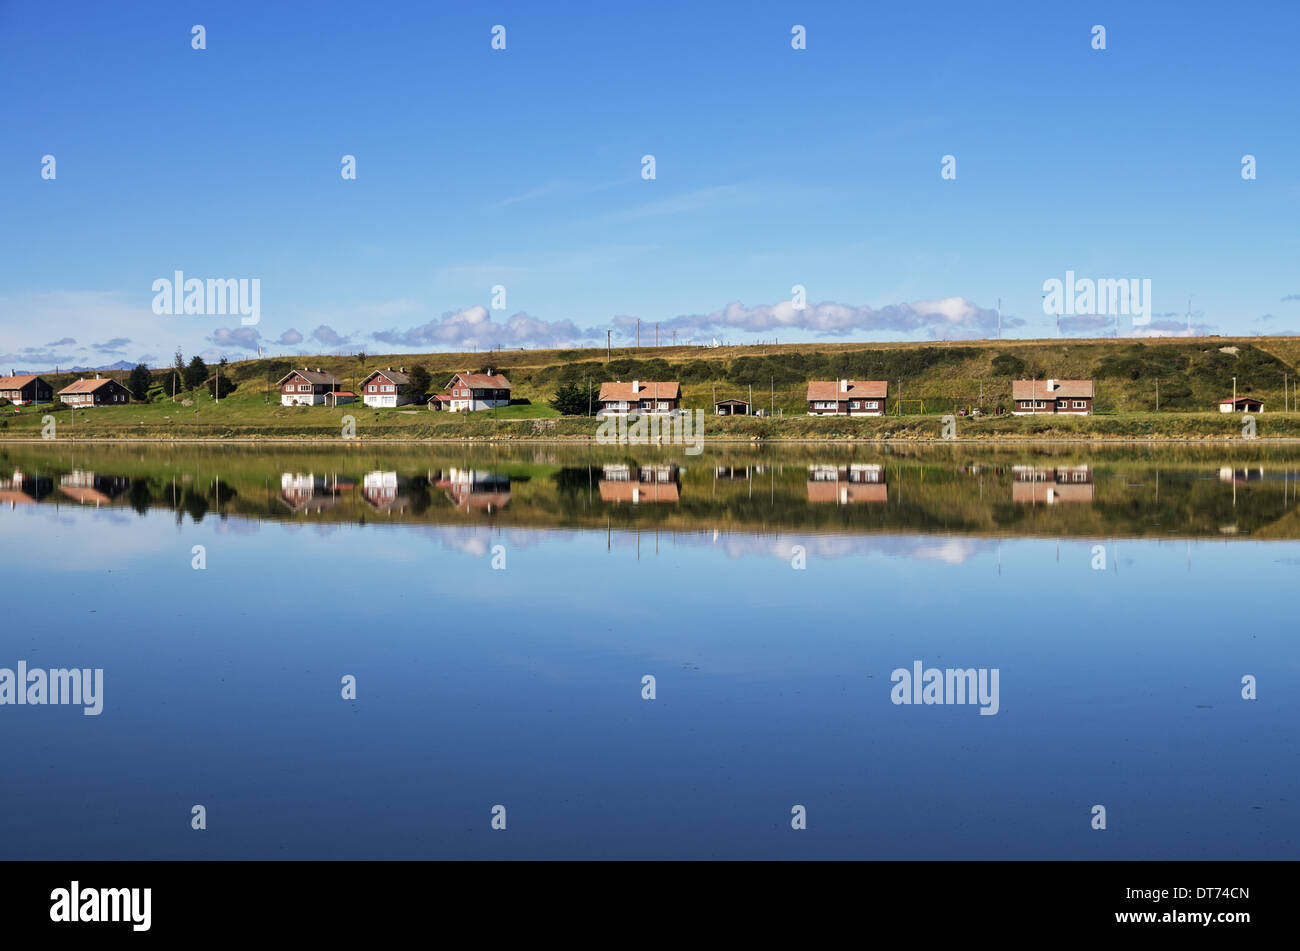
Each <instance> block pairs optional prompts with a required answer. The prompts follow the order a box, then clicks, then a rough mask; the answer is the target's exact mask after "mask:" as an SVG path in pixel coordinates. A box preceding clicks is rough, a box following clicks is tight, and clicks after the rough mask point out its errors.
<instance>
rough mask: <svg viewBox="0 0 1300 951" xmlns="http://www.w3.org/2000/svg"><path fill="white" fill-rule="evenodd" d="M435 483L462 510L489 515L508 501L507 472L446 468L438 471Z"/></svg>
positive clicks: (508, 483) (508, 482) (508, 484)
mask: <svg viewBox="0 0 1300 951" xmlns="http://www.w3.org/2000/svg"><path fill="white" fill-rule="evenodd" d="M433 484H434V485H436V486H437V487H438V488H440V489H444V490H445V491H446V493H447V498H449V499H451V500H452V501H453V502H455V503H456V508H458V509H460V510H461V511H462V512H469V511H474V512H487V513H488V514H489V515H491V514H492V513H493V512H496V511H497V510H498V509H503V508H505V507H506V506H507V505H509V504H510V476H508V475H501V474H500V473H499V472H485V471H484V470H482V469H448V470H446V471H445V472H443V473H440V474H439V476H438V478H436V479H435V480H434V483H433Z"/></svg>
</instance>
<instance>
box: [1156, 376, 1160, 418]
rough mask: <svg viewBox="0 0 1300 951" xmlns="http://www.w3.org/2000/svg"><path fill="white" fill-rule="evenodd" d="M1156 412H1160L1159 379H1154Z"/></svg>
mask: <svg viewBox="0 0 1300 951" xmlns="http://www.w3.org/2000/svg"><path fill="white" fill-rule="evenodd" d="M1156 412H1157V413H1158V412H1160V381H1159V380H1156Z"/></svg>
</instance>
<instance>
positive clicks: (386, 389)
mask: <svg viewBox="0 0 1300 951" xmlns="http://www.w3.org/2000/svg"><path fill="white" fill-rule="evenodd" d="M384 392H385V393H391V392H393V388H392V387H391V386H385V387H384Z"/></svg>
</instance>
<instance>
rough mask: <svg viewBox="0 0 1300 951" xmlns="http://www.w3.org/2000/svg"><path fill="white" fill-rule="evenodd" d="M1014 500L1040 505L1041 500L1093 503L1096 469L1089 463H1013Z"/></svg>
mask: <svg viewBox="0 0 1300 951" xmlns="http://www.w3.org/2000/svg"><path fill="white" fill-rule="evenodd" d="M1011 473H1012V478H1013V479H1014V480H1015V481H1013V482H1012V483H1011V501H1013V502H1023V503H1027V504H1030V505H1036V504H1038V503H1040V502H1043V503H1046V504H1047V505H1055V504H1056V503H1058V502H1087V503H1091V502H1092V470H1091V469H1090V468H1089V467H1088V466H1058V467H1057V468H1054V469H1051V468H1042V467H1038V466H1012V467H1011Z"/></svg>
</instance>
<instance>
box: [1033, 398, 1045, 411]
mask: <svg viewBox="0 0 1300 951" xmlns="http://www.w3.org/2000/svg"><path fill="white" fill-rule="evenodd" d="M1034 409H1047V401H1046V400H1038V401H1037V402H1036V403H1034Z"/></svg>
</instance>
